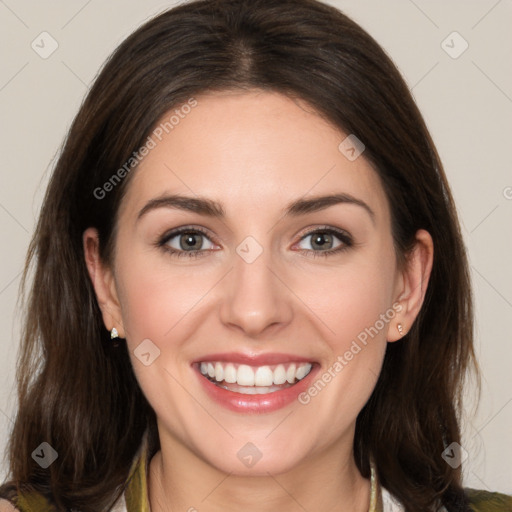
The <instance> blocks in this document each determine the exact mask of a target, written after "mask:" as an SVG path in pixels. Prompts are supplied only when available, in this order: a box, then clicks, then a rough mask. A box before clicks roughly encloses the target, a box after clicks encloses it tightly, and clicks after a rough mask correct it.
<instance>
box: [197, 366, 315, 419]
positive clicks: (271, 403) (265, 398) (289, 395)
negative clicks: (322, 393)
mask: <svg viewBox="0 0 512 512" xmlns="http://www.w3.org/2000/svg"><path fill="white" fill-rule="evenodd" d="M194 367H195V370H196V373H197V375H198V377H199V381H200V382H201V385H202V386H203V387H204V389H205V391H206V393H208V395H209V396H210V397H211V398H212V399H213V400H215V401H216V402H217V403H218V404H220V405H222V406H223V407H225V408H226V409H229V410H231V411H235V412H241V413H256V414H257V413H265V412H273V411H277V410H278V409H282V408H283V407H286V406H287V405H290V404H291V403H292V402H293V401H294V400H297V397H298V395H299V394H300V393H302V392H304V391H305V390H306V389H307V388H308V387H309V386H310V382H311V381H312V379H313V377H314V374H316V373H317V371H318V369H319V366H318V365H317V364H314V365H313V368H312V369H311V371H310V372H309V373H308V375H306V377H304V378H303V379H302V380H300V381H299V382H297V384H294V385H293V386H290V387H288V388H284V389H282V390H281V391H274V392H273V393H264V394H261V395H244V394H242V393H236V392H234V391H229V390H227V389H224V388H221V387H219V386H217V385H215V384H214V383H213V382H211V381H210V380H208V379H207V378H206V377H204V376H203V374H202V373H201V372H200V371H199V368H198V366H197V365H194Z"/></svg>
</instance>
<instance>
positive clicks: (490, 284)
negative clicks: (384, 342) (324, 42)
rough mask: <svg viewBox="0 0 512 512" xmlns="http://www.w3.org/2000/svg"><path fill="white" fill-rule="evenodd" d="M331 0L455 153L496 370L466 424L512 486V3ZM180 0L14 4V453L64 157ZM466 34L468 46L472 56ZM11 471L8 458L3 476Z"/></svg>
mask: <svg viewBox="0 0 512 512" xmlns="http://www.w3.org/2000/svg"><path fill="white" fill-rule="evenodd" d="M329 3H330V4H332V5H334V6H336V7H338V8H340V9H341V10H343V11H344V12H345V13H346V14H348V15H349V16H351V17H353V18H354V20H355V21H357V22H358V23H360V24H361V25H362V26H363V27H364V28H365V29H367V30H368V31H369V33H370V34H371V35H372V36H373V37H374V38H375V39H376V40H377V41H378V42H379V43H380V44H381V45H382V46H383V47H384V48H385V49H386V51H387V52H388V54H389V55H390V56H391V57H392V59H393V60H394V61H395V63H396V64H397V65H398V67H399V69H400V70H401V72H402V73H403V75H404V77H405V79H406V80H407V82H408V84H409V85H410V87H411V89H412V91H413V94H414V97H415V99H416V101H417V103H418V105H419V107H420V110H421V111H422V113H423V115H424V117H425V120H426V122H427V125H428V127H429V129H430V131H431V133H432V136H433V138H434V141H435V143H436V145H437V148H438V150H439V152H440V155H441V158H442V160H443V162H444V165H445V169H446V172H447V175H448V179H449V182H450V184H451V187H452V191H453V194H454V197H455V200H456V204H457V207H458V211H459V214H460V220H461V224H462V229H463V234H464V238H465V242H466V244H467V247H468V251H469V257H470V263H471V269H472V278H473V286H474V293H475V303H476V326H477V327H476V329H477V330H476V351H477V354H478V357H479V362H480V365H481V368H482V372H483V376H484V381H483V392H482V399H481V402H480V408H479V410H478V412H477V414H476V415H475V416H472V417H471V416H470V417H469V418H468V419H467V420H466V421H465V422H464V424H463V431H464V438H463V447H464V449H465V450H466V451H467V453H468V459H467V461H466V463H465V465H464V474H465V485H466V486H469V487H474V488H480V489H486V490H499V491H502V492H508V493H510V492H512V442H511V435H510V434H511V425H512V372H511V370H510V369H511V367H512V358H511V352H512V349H511V347H512V345H511V342H512V327H511V323H510V318H511V316H512V272H511V270H510V262H512V237H511V235H512V229H511V224H512V223H511V219H512V167H511V159H510V156H509V155H510V147H511V136H512V129H511V128H512V72H511V67H510V56H511V55H512V37H511V32H510V26H511V22H512V3H511V2H507V1H496V0H479V1H476V0H473V1H468V0H456V1H455V0H453V1H446V0H429V1H426V0H415V1H412V0H388V1H386V2H379V1H377V0H372V1H370V0H350V1H348V0H347V1H342V0H340V1H334V0H331V1H330V2H329ZM172 5H174V3H173V2H162V1H155V0H153V1H151V0H150V1H145V2H139V1H136V0H123V1H121V0H111V1H108V2H94V1H86V0H85V1H82V2H69V1H64V0H53V1H46V2H36V1H35V0H19V1H14V0H6V1H5V2H0V47H1V48H2V66H1V69H0V109H1V119H2V133H1V141H2V145H3V148H2V159H1V163H2V165H1V171H0V173H1V186H0V236H1V242H0V254H1V263H2V264H1V266H0V322H1V327H2V337H1V339H0V356H1V357H0V449H1V450H3V449H4V448H5V447H6V445H7V442H8V433H9V430H10V428H11V426H12V418H13V415H14V411H15V407H16V394H15V388H14V381H15V361H16V353H17V349H18V344H19V337H18V335H19V318H18V316H17V315H16V299H17V292H18V286H19V282H20V273H21V271H22V268H23V262H24V257H25V252H26V250H27V247H28V243H29V240H30V236H31V234H32V232H33V229H34V225H35V221H36V218H37V214H38V211H39V207H40V204H41V200H42V197H43V193H44V189H45V185H46V183H47V180H48V176H49V173H50V171H51V169H52V166H53V164H54V160H53V158H54V156H55V154H56V153H57V151H58V149H59V147H60V145H61V142H62V140H63V138H64V136H65V134H66V131H67V129H68V128H69V126H70V123H71V121H72V119H73V117H74V115H75V114H76V112H77V109H78V107H79V105H80V103H81V101H82V99H83V97H84V95H85V93H86V92H87V90H88V86H89V84H91V82H92V81H93V79H94V77H95V75H96V74H97V72H98V70H99V68H100V66H101V65H102V63H103V62H104V60H105V59H106V57H107V56H108V55H109V54H110V53H111V51H113V50H114V48H115V47H116V46H117V45H118V44H119V43H120V42H121V41H122V40H123V39H124V38H125V37H126V36H128V35H129V34H130V33H131V32H132V31H133V30H134V29H135V28H137V27H138V26H139V25H140V24H141V23H142V22H144V21H145V20H146V19H147V18H149V17H151V16H152V15H154V14H156V13H158V12H160V11H162V10H164V9H165V8H167V7H170V6H172ZM44 31H45V32H48V33H49V34H50V35H51V37H52V38H54V39H55V41H57V43H58V48H57V50H56V51H55V52H54V53H53V54H52V55H50V56H49V57H48V58H46V59H43V58H42V57H41V56H40V55H39V54H38V53H36V51H34V50H33V48H32V46H31V44H32V42H33V41H34V40H35V44H38V45H39V51H40V52H42V51H43V47H44V51H49V49H51V46H50V44H51V41H50V39H49V38H48V36H40V37H38V36H39V35H40V34H41V33H42V32H44ZM454 31H456V32H458V33H459V34H460V36H461V37H462V38H461V37H459V36H458V35H453V34H452V33H453V32H454ZM41 37H43V38H46V39H44V41H45V42H44V43H41ZM443 41H445V42H444V43H443ZM464 41H466V42H467V44H468V48H467V49H466V50H465V51H464V52H463V53H462V54H461V55H458V53H459V52H460V51H461V50H462V49H463V48H464V46H465V44H466V43H465V42H464ZM445 50H447V51H448V52H449V53H451V54H452V56H450V55H449V54H448V53H447V51H445ZM454 56H456V57H457V58H453V57H454ZM70 342H72V340H70ZM467 395H468V413H469V412H471V410H470V407H469V406H470V405H471V400H472V398H474V389H472V388H470V387H468V388H467ZM4 475H5V465H3V466H2V465H1V464H0V480H2V477H3V476H4Z"/></svg>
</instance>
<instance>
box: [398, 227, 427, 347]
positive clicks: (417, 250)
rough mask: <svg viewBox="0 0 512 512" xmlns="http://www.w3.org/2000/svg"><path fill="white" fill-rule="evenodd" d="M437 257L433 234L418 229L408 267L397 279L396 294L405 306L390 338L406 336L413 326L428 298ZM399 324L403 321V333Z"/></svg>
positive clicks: (408, 259)
mask: <svg viewBox="0 0 512 512" xmlns="http://www.w3.org/2000/svg"><path fill="white" fill-rule="evenodd" d="M433 261H434V242H433V241H432V237H431V236H430V233H429V232H428V231H425V230H424V229H420V230H418V231H417V232H416V244H415V246H414V248H413V249H412V251H411V253H410V254H409V255H408V258H407V263H406V268H405V269H404V270H403V271H402V272H401V273H400V276H399V279H398V280H397V285H396V288H395V297H397V299H396V302H398V303H399V304H400V306H401V309H400V310H399V311H398V312H397V314H396V316H395V319H394V321H393V323H392V324H391V326H390V329H389V332H388V341H390V342H393V341H397V340H399V339H401V338H403V337H404V336H405V335H406V334H407V332H408V331H409V330H410V329H411V326H412V324H413V323H414V320H415V319H416V317H417V316H418V314H419V312H420V309H421V306H422V304H423V301H424V299H425V294H426V292H427V286H428V282H429V279H430V273H431V271H432V263H433ZM397 309H398V308H397ZM399 324H401V325H402V334H400V332H399V330H398V325H399Z"/></svg>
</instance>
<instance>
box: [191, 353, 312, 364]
mask: <svg viewBox="0 0 512 512" xmlns="http://www.w3.org/2000/svg"><path fill="white" fill-rule="evenodd" d="M209 361H212V362H213V361H226V362H231V363H239V364H246V365H249V366H266V365H269V366H270V365H274V364H281V363H283V364H284V363H312V362H314V361H313V359H312V358H308V357H302V356H296V355H294V354H282V353H275V352H273V353H267V354H244V353H241V352H222V353H215V354H206V355H204V356H201V357H199V358H198V359H195V360H194V361H193V363H201V362H209Z"/></svg>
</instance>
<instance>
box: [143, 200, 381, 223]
mask: <svg viewBox="0 0 512 512" xmlns="http://www.w3.org/2000/svg"><path fill="white" fill-rule="evenodd" d="M336 204H352V205H356V206H360V207H361V208H363V209H364V210H365V211H366V212H367V213H368V215H369V216H370V218H371V220H372V222H373V223H375V212H374V211H373V210H372V209H371V208H370V207H369V206H368V205H367V204H366V203H365V202H364V201H362V200H361V199H357V198H356V197H354V196H352V195H350V194H346V193H340V194H330V195H324V196H314V197H311V198H308V199H304V198H301V199H297V200H295V201H293V202H291V203H290V204H289V205H288V206H286V207H285V208H284V209H283V210H282V213H283V216H292V217H298V216H300V215H305V214H308V213H313V212H317V211H320V210H324V209H326V208H329V207H330V206H333V205H336ZM157 208H172V209H177V210H185V211H191V212H194V213H198V214H199V215H206V216H208V217H213V218H219V219H224V218H225V217H226V212H225V210H224V208H223V207H222V204H220V203H219V202H217V201H214V200H212V199H208V198H205V197H199V196H196V197H189V196H183V195H179V194H172V195H165V196H162V197H157V198H155V199H151V200H150V201H148V202H147V203H146V204H145V205H144V207H143V208H142V209H141V210H140V212H139V214H138V215H137V221H138V220H139V219H140V218H141V217H143V216H144V215H146V214H147V213H148V212H150V211H152V210H155V209H157Z"/></svg>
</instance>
